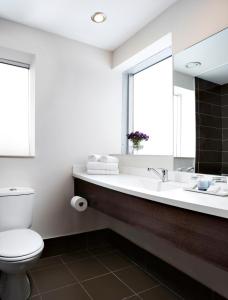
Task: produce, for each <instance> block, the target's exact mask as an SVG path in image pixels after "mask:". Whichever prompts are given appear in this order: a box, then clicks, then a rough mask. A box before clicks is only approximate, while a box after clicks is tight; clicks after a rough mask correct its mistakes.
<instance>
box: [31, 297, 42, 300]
mask: <svg viewBox="0 0 228 300" xmlns="http://www.w3.org/2000/svg"><path fill="white" fill-rule="evenodd" d="M30 299H31V300H42V299H41V296H33V297H31V298H30Z"/></svg>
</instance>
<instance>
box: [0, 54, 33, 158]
mask: <svg viewBox="0 0 228 300" xmlns="http://www.w3.org/2000/svg"><path fill="white" fill-rule="evenodd" d="M1 50H2V49H1ZM30 60H31V58H30V59H29V61H30ZM0 63H2V64H7V65H11V66H15V67H20V68H25V69H28V71H29V74H28V76H29V77H28V86H29V88H28V101H29V104H28V105H29V114H28V131H29V132H28V139H29V151H28V154H27V155H20V154H13V155H10V154H7V153H6V154H1V153H0V158H4V157H9V158H13V157H15V158H17V157H23V158H32V157H35V72H34V65H33V62H32V61H31V63H27V62H22V61H19V60H14V59H11V57H10V58H9V59H8V58H2V57H0Z"/></svg>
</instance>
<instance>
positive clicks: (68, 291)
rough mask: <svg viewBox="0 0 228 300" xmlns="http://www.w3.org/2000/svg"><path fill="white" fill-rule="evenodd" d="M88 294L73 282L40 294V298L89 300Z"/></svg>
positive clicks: (43, 299)
mask: <svg viewBox="0 0 228 300" xmlns="http://www.w3.org/2000/svg"><path fill="white" fill-rule="evenodd" d="M89 299H90V298H89V296H88V295H87V294H86V292H85V291H84V290H83V289H82V288H81V287H80V285H78V284H75V285H71V286H68V287H64V288H61V289H58V290H55V291H51V292H48V293H45V294H42V300H89Z"/></svg>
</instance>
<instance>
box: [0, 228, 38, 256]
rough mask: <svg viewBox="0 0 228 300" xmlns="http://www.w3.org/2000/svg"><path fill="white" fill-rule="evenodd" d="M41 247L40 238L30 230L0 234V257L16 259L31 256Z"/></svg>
mask: <svg viewBox="0 0 228 300" xmlns="http://www.w3.org/2000/svg"><path fill="white" fill-rule="evenodd" d="M42 247H43V240H42V238H41V236H40V235H39V234H38V233H37V232H35V231H33V230H31V229H14V230H7V231H3V232H0V257H5V258H6V257H8V258H16V257H21V256H27V255H29V254H32V253H34V252H36V251H37V250H39V249H40V248H42Z"/></svg>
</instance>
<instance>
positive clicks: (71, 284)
mask: <svg viewBox="0 0 228 300" xmlns="http://www.w3.org/2000/svg"><path fill="white" fill-rule="evenodd" d="M77 284H78V283H77V282H73V283H69V284H65V285H63V286H61V287H57V288H55V289H50V290H48V291H45V292H42V293H41V294H40V295H39V296H42V295H46V294H48V293H50V292H55V291H58V290H61V289H64V288H66V287H70V286H74V285H77Z"/></svg>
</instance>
